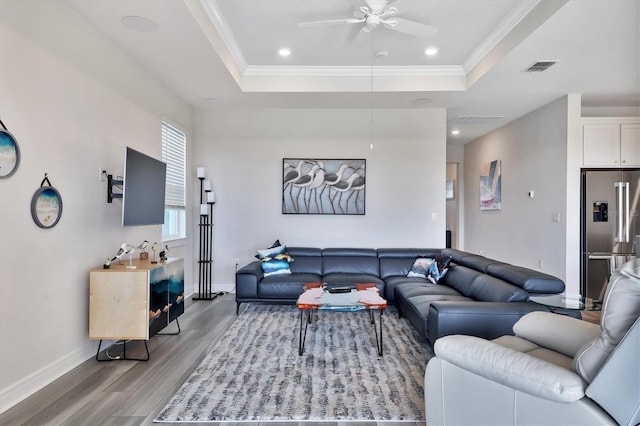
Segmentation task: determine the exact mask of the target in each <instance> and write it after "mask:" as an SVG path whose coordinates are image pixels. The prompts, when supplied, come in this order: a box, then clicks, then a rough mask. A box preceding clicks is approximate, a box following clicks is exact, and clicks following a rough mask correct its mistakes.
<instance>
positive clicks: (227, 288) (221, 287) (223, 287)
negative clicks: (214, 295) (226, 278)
mask: <svg viewBox="0 0 640 426" xmlns="http://www.w3.org/2000/svg"><path fill="white" fill-rule="evenodd" d="M235 289H236V286H235V285H234V284H215V285H214V286H213V291H224V292H225V293H233V292H234V291H235Z"/></svg>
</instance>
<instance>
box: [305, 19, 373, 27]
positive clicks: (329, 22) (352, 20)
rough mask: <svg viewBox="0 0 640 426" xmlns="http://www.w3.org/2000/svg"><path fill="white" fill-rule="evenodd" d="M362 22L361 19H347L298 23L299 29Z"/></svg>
mask: <svg viewBox="0 0 640 426" xmlns="http://www.w3.org/2000/svg"><path fill="white" fill-rule="evenodd" d="M360 22H364V18H363V19H356V18H348V19H328V20H325V21H311V22H299V23H298V26H299V27H315V26H317V25H338V24H357V23H360Z"/></svg>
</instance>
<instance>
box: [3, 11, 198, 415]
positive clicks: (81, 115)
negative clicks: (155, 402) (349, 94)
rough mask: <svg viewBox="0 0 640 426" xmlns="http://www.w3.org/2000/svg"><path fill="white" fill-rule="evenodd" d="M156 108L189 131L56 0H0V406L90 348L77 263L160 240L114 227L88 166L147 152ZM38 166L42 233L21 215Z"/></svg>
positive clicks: (156, 127)
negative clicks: (8, 171) (5, 155)
mask: <svg viewBox="0 0 640 426" xmlns="http://www.w3.org/2000/svg"><path fill="white" fill-rule="evenodd" d="M163 116H167V117H171V118H172V119H173V120H175V121H176V122H178V123H181V124H182V125H183V126H185V128H186V130H187V131H190V130H191V126H192V123H191V122H192V119H193V117H192V111H191V109H190V108H189V107H188V106H187V105H186V104H185V103H184V102H182V101H181V100H179V99H178V98H176V97H175V96H174V95H173V94H171V93H170V92H169V91H168V90H167V89H166V88H165V87H164V86H162V85H161V84H159V83H158V81H157V80H156V79H155V78H154V77H152V76H151V75H150V74H148V73H147V72H145V71H144V70H142V69H141V68H140V67H139V66H138V65H137V64H136V63H134V62H133V61H131V60H130V59H129V58H128V57H127V56H125V55H124V54H123V53H122V52H121V51H119V50H118V49H117V48H116V47H115V46H114V45H113V44H112V43H111V42H110V41H108V40H106V39H105V38H103V37H102V36H101V35H99V33H98V32H97V31H95V30H94V29H93V28H92V27H91V26H90V25H89V24H88V23H87V21H85V19H84V18H82V17H81V16H80V15H78V14H77V13H76V12H75V11H74V10H73V9H71V8H70V7H69V6H68V5H67V4H66V3H65V2H59V1H56V2H52V1H51V2H50V1H31V0H21V1H0V118H1V119H2V121H3V122H4V123H5V125H6V126H7V127H8V128H9V130H10V131H11V132H12V134H13V135H14V136H15V137H16V138H17V140H18V144H19V147H20V150H21V162H20V166H19V169H18V170H17V172H16V173H15V174H14V175H13V176H11V177H9V178H8V179H2V180H0V211H1V212H2V213H0V235H1V236H2V237H1V239H0V274H1V275H0V411H4V410H6V409H7V408H9V407H10V406H11V405H13V404H15V403H16V402H17V401H19V400H21V399H22V398H24V397H26V396H28V395H29V394H31V393H33V392H34V391H36V390H37V389H38V388H40V387H42V386H44V385H46V384H47V383H49V382H50V381H52V380H53V379H55V378H56V377H58V376H60V375H62V374H63V373H65V372H66V371H68V370H70V369H71V368H73V367H75V366H76V365H78V364H79V363H81V362H83V361H84V360H86V359H88V358H89V357H91V356H93V355H94V354H95V349H96V348H97V342H93V341H90V340H89V339H88V284H89V283H88V279H89V270H90V269H91V268H93V267H96V266H98V265H101V264H102V263H103V262H104V260H105V258H106V257H108V256H110V255H113V253H115V251H116V250H117V248H118V247H119V246H120V244H121V243H122V242H123V241H126V242H130V243H138V242H140V241H142V240H144V239H148V240H151V241H153V240H158V241H159V240H160V238H161V229H160V227H159V226H149V227H136V228H122V227H121V226H120V214H121V213H120V209H121V203H120V201H119V200H118V201H116V202H114V203H113V204H107V202H106V183H104V182H99V181H98V169H99V167H101V166H102V167H106V168H107V169H108V170H109V171H114V170H119V171H120V172H122V168H123V159H124V147H125V146H126V145H130V146H132V147H134V148H136V149H138V150H140V151H143V152H145V153H148V154H150V155H153V156H155V157H156V158H159V157H160V156H161V143H160V120H161V118H162V117H163ZM44 173H48V175H49V179H50V181H51V183H52V184H53V186H54V187H55V188H56V189H57V190H58V191H59V192H60V194H61V196H62V200H63V210H62V217H61V219H60V222H59V223H58V224H57V226H55V227H54V228H51V229H41V228H38V227H37V226H36V225H35V224H34V223H33V221H32V219H31V215H30V203H31V197H32V195H33V193H34V192H35V191H36V190H37V189H38V188H39V186H40V181H41V180H42V178H43V176H44ZM188 251H189V250H185V249H184V248H183V249H176V250H175V252H174V253H171V254H177V255H180V252H183V255H189V253H188ZM187 274H190V271H187ZM190 279H191V278H190V277H187V280H189V281H190Z"/></svg>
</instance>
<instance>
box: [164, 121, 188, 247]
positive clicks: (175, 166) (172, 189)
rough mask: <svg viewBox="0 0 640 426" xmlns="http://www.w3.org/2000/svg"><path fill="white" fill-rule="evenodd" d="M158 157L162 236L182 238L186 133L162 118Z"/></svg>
mask: <svg viewBox="0 0 640 426" xmlns="http://www.w3.org/2000/svg"><path fill="white" fill-rule="evenodd" d="M162 161H164V162H165V163H167V186H166V191H165V201H164V225H162V239H163V241H167V240H175V239H179V238H186V236H187V234H186V229H187V225H186V217H187V216H186V208H185V206H186V203H185V198H186V196H185V193H186V184H185V182H186V163H187V135H185V133H184V132H182V131H181V130H179V129H178V128H176V127H175V126H173V125H171V124H169V123H167V122H165V121H163V122H162Z"/></svg>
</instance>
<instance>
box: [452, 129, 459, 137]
mask: <svg viewBox="0 0 640 426" xmlns="http://www.w3.org/2000/svg"><path fill="white" fill-rule="evenodd" d="M451 134H452V135H453V136H456V135H459V134H460V130H458V129H453V130H452V131H451Z"/></svg>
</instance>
